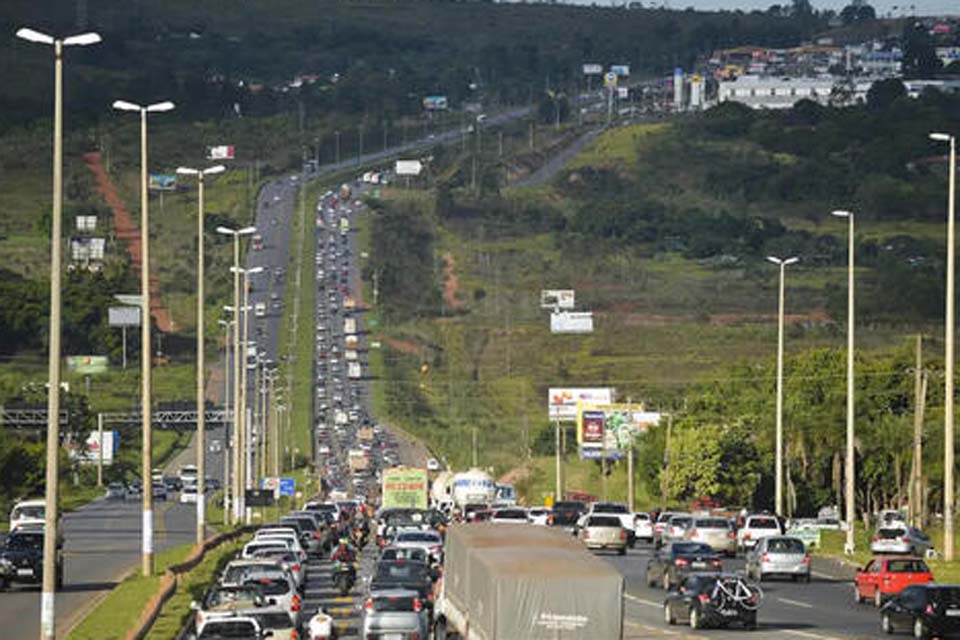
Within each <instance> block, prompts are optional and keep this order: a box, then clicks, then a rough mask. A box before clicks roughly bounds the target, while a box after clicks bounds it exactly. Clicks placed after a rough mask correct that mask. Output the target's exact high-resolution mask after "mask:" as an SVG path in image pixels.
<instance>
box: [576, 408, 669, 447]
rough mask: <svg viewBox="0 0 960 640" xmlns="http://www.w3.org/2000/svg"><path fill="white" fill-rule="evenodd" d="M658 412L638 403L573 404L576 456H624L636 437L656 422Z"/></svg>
mask: <svg viewBox="0 0 960 640" xmlns="http://www.w3.org/2000/svg"><path fill="white" fill-rule="evenodd" d="M659 422H660V414H659V413H655V412H651V411H645V410H644V408H643V405H639V404H603V405H590V404H585V403H582V402H581V403H580V404H579V405H578V407H577V444H579V445H580V457H581V458H584V459H598V458H602V457H603V455H604V449H606V455H607V458H610V459H619V458H622V457H624V455H625V452H626V450H627V449H628V448H629V447H630V445H631V443H633V442H634V441H635V440H636V438H637V437H638V436H639V435H641V434H643V433H646V432H647V431H648V430H649V429H650V428H651V427H652V426H655V425H657V424H659Z"/></svg>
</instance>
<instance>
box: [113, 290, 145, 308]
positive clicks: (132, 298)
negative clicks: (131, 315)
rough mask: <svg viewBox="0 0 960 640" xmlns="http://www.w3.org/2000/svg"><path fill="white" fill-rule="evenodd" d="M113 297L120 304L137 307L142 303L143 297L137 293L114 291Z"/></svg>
mask: <svg viewBox="0 0 960 640" xmlns="http://www.w3.org/2000/svg"><path fill="white" fill-rule="evenodd" d="M113 299H114V300H116V301H117V302H119V303H120V304H125V305H129V306H131V307H139V306H141V305H143V298H142V297H141V296H140V294H139V293H116V294H114V296H113Z"/></svg>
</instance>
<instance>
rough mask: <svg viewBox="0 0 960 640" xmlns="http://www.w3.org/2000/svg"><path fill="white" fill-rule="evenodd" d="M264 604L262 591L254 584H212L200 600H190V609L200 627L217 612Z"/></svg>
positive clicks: (229, 611) (230, 611)
mask: <svg viewBox="0 0 960 640" xmlns="http://www.w3.org/2000/svg"><path fill="white" fill-rule="evenodd" d="M265 604H266V600H265V599H264V597H263V593H262V592H261V591H260V588H259V587H258V586H257V585H255V584H244V585H234V586H229V587H225V586H221V585H214V586H213V587H212V588H211V589H210V590H209V591H207V593H206V594H205V595H204V596H203V600H202V601H200V602H196V601H194V602H191V603H190V609H191V610H193V611H195V612H196V613H195V615H194V622H195V624H196V625H197V626H198V627H202V626H203V623H204V622H206V621H207V620H210V619H213V618H216V617H217V616H218V614H224V613H236V612H238V611H243V610H247V609H254V608H256V607H262V606H264V605H265Z"/></svg>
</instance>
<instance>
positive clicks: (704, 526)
mask: <svg viewBox="0 0 960 640" xmlns="http://www.w3.org/2000/svg"><path fill="white" fill-rule="evenodd" d="M685 537H686V539H687V540H692V541H693V542H704V543H706V544H708V545H710V546H711V547H713V550H714V551H716V552H717V553H725V554H727V555H728V556H735V555H737V534H736V533H734V531H733V525H732V524H730V521H729V520H727V519H726V518H694V519H693V522H692V524H691V526H690V527H689V528H688V529H687V532H686V535H685Z"/></svg>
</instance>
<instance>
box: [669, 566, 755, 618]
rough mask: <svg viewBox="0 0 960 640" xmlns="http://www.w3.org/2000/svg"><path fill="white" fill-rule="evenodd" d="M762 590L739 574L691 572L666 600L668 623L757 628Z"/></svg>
mask: <svg viewBox="0 0 960 640" xmlns="http://www.w3.org/2000/svg"><path fill="white" fill-rule="evenodd" d="M762 602H763V598H762V593H761V592H760V590H759V589H758V588H757V587H755V586H754V585H751V584H749V583H748V582H745V581H744V580H743V579H742V578H741V577H740V576H737V575H734V574H723V573H692V574H690V575H688V576H685V577H684V578H683V580H682V581H681V583H680V584H679V586H678V588H677V590H676V591H673V592H671V593H670V594H669V595H667V597H666V599H665V600H664V603H663V618H664V621H665V622H666V623H667V624H670V625H674V624H677V623H679V622H686V623H687V624H689V625H690V628H691V629H704V628H707V627H726V626H729V625H730V624H732V623H737V624H739V625H741V626H742V627H743V628H744V629H748V630H751V631H752V630H753V629H756V628H757V610H758V609H759V608H760V606H761V604H762Z"/></svg>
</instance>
